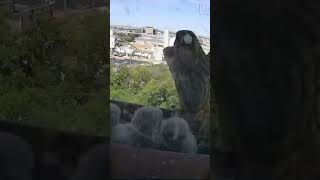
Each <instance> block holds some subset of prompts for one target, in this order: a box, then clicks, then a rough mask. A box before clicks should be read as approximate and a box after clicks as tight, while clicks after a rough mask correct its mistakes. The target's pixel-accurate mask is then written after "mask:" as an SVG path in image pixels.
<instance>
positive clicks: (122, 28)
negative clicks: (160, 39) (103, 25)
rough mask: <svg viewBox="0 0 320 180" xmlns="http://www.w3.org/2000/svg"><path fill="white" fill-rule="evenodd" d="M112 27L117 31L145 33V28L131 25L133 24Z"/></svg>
mask: <svg viewBox="0 0 320 180" xmlns="http://www.w3.org/2000/svg"><path fill="white" fill-rule="evenodd" d="M111 29H112V30H113V31H115V32H117V33H132V34H142V33H143V28H138V27H131V26H111Z"/></svg>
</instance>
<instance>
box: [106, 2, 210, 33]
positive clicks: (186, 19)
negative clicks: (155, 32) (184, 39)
mask: <svg viewBox="0 0 320 180" xmlns="http://www.w3.org/2000/svg"><path fill="white" fill-rule="evenodd" d="M110 24H111V25H129V26H136V27H142V26H152V27H155V28H159V29H161V30H165V29H169V30H170V31H178V30H183V29H185V30H192V31H193V32H195V34H196V35H201V36H207V37H209V36H210V0H110Z"/></svg>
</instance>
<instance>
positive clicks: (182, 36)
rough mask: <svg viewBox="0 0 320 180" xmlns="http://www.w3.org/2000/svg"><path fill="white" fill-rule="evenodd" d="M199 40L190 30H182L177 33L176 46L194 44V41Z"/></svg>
mask: <svg viewBox="0 0 320 180" xmlns="http://www.w3.org/2000/svg"><path fill="white" fill-rule="evenodd" d="M196 40H197V37H196V35H195V34H194V33H193V32H192V31H189V30H181V31H178V32H177V33H176V40H175V42H174V46H175V47H180V46H193V45H194V41H196Z"/></svg>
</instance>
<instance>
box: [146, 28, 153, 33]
mask: <svg viewBox="0 0 320 180" xmlns="http://www.w3.org/2000/svg"><path fill="white" fill-rule="evenodd" d="M145 33H146V34H154V29H153V27H145Z"/></svg>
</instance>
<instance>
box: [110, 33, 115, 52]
mask: <svg viewBox="0 0 320 180" xmlns="http://www.w3.org/2000/svg"><path fill="white" fill-rule="evenodd" d="M115 47H116V37H115V36H114V31H113V30H111V29H110V49H114V48H115Z"/></svg>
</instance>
